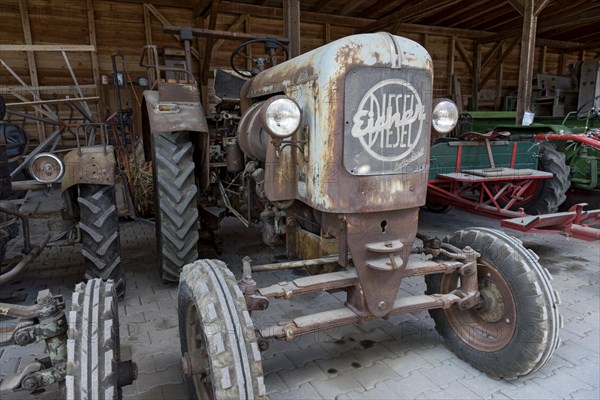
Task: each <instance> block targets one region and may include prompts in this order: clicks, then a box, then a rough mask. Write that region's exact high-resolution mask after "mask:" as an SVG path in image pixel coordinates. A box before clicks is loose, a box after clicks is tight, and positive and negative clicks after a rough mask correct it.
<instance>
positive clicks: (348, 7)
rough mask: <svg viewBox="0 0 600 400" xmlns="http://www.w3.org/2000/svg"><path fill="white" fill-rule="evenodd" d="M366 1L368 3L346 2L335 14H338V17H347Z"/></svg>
mask: <svg viewBox="0 0 600 400" xmlns="http://www.w3.org/2000/svg"><path fill="white" fill-rule="evenodd" d="M367 1H369V0H353V1H347V2H346V4H344V6H343V7H342V8H341V9H340V10H339V11H337V12H336V14H338V15H348V14H349V13H351V12H352V11H354V10H356V9H357V8H358V7H360V6H362V5H363V4H364V3H366V2H367Z"/></svg>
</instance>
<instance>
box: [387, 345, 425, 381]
mask: <svg viewBox="0 0 600 400" xmlns="http://www.w3.org/2000/svg"><path fill="white" fill-rule="evenodd" d="M382 361H383V362H384V363H386V364H387V365H389V366H390V367H391V368H392V369H393V370H394V372H396V373H397V374H398V375H400V376H408V375H410V373H411V372H412V371H414V370H417V369H427V368H433V364H431V363H430V362H429V361H427V360H426V359H424V358H423V357H421V356H420V355H418V354H417V353H415V352H414V351H408V352H406V353H405V354H403V355H401V356H399V357H397V358H389V357H388V358H384V359H383V360H382Z"/></svg>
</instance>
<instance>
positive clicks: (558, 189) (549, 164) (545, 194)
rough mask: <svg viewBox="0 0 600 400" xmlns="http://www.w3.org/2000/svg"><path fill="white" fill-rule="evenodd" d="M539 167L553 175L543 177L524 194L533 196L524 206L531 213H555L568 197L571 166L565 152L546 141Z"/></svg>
mask: <svg viewBox="0 0 600 400" xmlns="http://www.w3.org/2000/svg"><path fill="white" fill-rule="evenodd" d="M538 169H539V170H541V171H544V172H550V173H552V175H553V177H552V178H548V179H543V180H542V181H540V183H539V185H535V184H534V185H532V190H530V191H529V192H528V193H526V194H525V195H523V197H530V198H531V200H530V201H528V202H527V204H524V205H523V208H524V209H525V212H526V213H527V214H531V215H540V214H550V213H554V212H556V211H558V207H559V206H560V205H561V204H562V203H564V201H565V200H566V199H567V190H569V187H570V186H571V181H570V180H569V174H570V173H571V168H570V167H569V166H568V165H567V162H566V160H565V154H564V153H562V152H560V151H558V150H556V146H555V145H554V144H553V143H545V142H544V143H540V162H539V166H538Z"/></svg>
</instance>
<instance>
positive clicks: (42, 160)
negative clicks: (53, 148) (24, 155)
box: [29, 153, 65, 183]
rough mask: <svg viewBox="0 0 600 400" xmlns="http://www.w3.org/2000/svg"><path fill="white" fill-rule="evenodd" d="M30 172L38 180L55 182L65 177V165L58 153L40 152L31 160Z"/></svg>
mask: <svg viewBox="0 0 600 400" xmlns="http://www.w3.org/2000/svg"><path fill="white" fill-rule="evenodd" d="M29 172H30V173H31V176H33V177H34V178H35V180H36V181H38V182H42V183H54V182H58V181H59V180H60V179H61V178H62V177H63V175H64V173H65V166H64V164H63V162H62V160H61V159H60V158H58V157H57V156H56V155H54V154H52V153H40V154H38V155H36V156H35V157H33V159H32V160H31V163H30V164H29Z"/></svg>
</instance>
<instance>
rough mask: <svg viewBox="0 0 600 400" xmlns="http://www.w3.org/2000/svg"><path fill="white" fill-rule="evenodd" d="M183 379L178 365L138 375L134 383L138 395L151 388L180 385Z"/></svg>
mask: <svg viewBox="0 0 600 400" xmlns="http://www.w3.org/2000/svg"><path fill="white" fill-rule="evenodd" d="M182 382H183V378H182V376H181V372H180V370H179V366H178V365H173V366H171V367H168V368H166V369H164V370H162V371H159V372H150V373H144V372H140V373H138V377H137V379H136V381H135V386H136V391H137V393H138V394H140V393H143V392H147V391H149V390H150V389H152V388H155V387H159V386H162V385H169V384H178V383H182Z"/></svg>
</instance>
